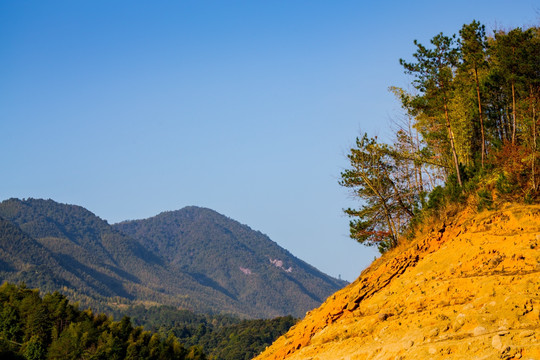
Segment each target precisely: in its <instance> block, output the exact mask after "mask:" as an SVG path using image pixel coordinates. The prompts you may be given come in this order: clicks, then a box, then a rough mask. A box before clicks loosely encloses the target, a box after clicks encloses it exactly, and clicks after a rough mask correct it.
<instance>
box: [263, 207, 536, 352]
mask: <svg viewBox="0 0 540 360" xmlns="http://www.w3.org/2000/svg"><path fill="white" fill-rule="evenodd" d="M539 246H540V207H539V206H517V205H516V206H506V207H505V208H503V209H501V210H499V211H492V212H482V213H478V214H475V213H474V212H472V211H471V210H470V209H469V210H465V211H463V212H461V213H460V214H458V215H457V216H455V217H453V218H451V219H446V221H444V222H442V223H440V224H439V225H438V226H434V227H432V228H430V229H428V230H426V231H425V232H424V233H423V234H422V235H420V236H418V237H417V238H416V239H415V240H413V241H412V242H409V243H407V244H404V245H402V246H400V247H399V248H397V249H395V250H393V251H391V252H389V253H387V254H385V255H384V256H382V257H381V258H379V259H377V260H376V261H374V263H373V264H372V265H371V266H370V267H368V268H367V269H366V270H365V271H364V272H363V273H362V274H361V275H360V277H359V278H358V279H357V280H356V281H355V282H354V283H352V284H350V285H349V286H347V287H346V288H344V289H342V290H340V291H338V292H337V293H335V294H334V295H332V296H331V297H330V298H328V299H327V300H326V302H325V303H323V305H321V306H320V307H319V308H317V309H315V310H313V311H311V312H309V313H308V314H307V315H306V317H305V318H304V319H303V320H302V321H301V322H299V323H298V324H297V325H296V326H295V327H293V328H292V329H291V330H290V331H289V332H288V333H287V334H285V335H284V336H282V337H281V338H279V339H278V340H277V341H276V342H275V343H274V344H273V345H272V346H270V347H269V348H268V349H267V350H266V351H265V352H263V354H261V355H259V357H257V358H256V359H257V360H263V359H313V360H315V359H321V360H322V359H401V360H405V359H443V358H452V359H471V358H478V359H493V358H503V359H513V358H516V359H517V358H525V359H529V358H535V359H537V358H540V276H539V273H540V253H539V249H540V248H539Z"/></svg>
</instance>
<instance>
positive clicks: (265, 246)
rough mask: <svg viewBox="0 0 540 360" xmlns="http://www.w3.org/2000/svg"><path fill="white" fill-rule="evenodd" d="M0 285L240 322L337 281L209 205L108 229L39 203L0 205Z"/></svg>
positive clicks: (318, 296) (286, 307)
mask: <svg viewBox="0 0 540 360" xmlns="http://www.w3.org/2000/svg"><path fill="white" fill-rule="evenodd" d="M0 279H2V280H3V281H10V282H13V283H19V282H25V283H26V284H27V285H28V286H29V287H32V288H39V289H40V290H41V291H49V292H54V291H60V292H61V293H62V294H64V295H66V296H68V298H69V299H70V300H73V301H78V302H80V304H81V306H83V307H84V308H86V307H91V308H92V309H93V310H94V311H106V312H109V313H110V312H112V311H115V310H117V309H119V308H125V307H126V306H129V305H137V304H142V305H145V306H151V305H171V306H174V307H177V308H181V309H186V310H191V311H195V312H202V313H213V314H222V313H224V314H233V315H236V316H240V317H242V318H274V317H278V316H286V315H293V316H296V317H298V316H301V315H303V314H304V313H305V312H306V311H308V310H310V309H312V308H314V307H316V306H317V305H319V304H320V303H322V302H323V301H324V299H325V298H326V297H327V296H329V295H330V294H332V293H333V292H335V291H336V290H337V289H339V288H341V287H343V286H344V285H345V284H346V282H345V281H341V280H338V279H334V278H332V277H330V276H328V275H325V274H323V273H321V272H320V271H318V270H317V269H315V268H313V267H312V266H310V265H308V264H306V263H305V262H303V261H301V260H299V259H298V258H296V257H294V256H293V255H292V254H290V253H289V252H288V251H286V250H285V249H283V248H281V247H279V246H278V245H277V244H276V243H275V242H273V241H272V240H270V239H269V238H268V237H267V236H266V235H264V234H262V233H260V232H258V231H254V230H252V229H250V228H249V227H248V226H246V225H242V224H240V223H238V222H236V221H234V220H232V219H229V218H227V217H226V216H223V215H221V214H218V213H216V212H215V211H212V210H210V209H203V208H198V207H188V208H184V209H182V210H178V211H172V212H166V213H163V214H160V215H158V216H156V217H153V218H150V219H146V220H137V221H129V222H124V223H121V224H117V225H114V226H112V225H110V224H108V223H107V221H105V220H103V219H100V218H99V217H98V216H96V215H95V214H93V213H91V212H90V211H88V210H87V209H84V208H83V207H80V206H76V205H66V204H59V203H57V202H55V201H53V200H39V199H26V200H19V199H10V200H5V201H3V202H1V203H0Z"/></svg>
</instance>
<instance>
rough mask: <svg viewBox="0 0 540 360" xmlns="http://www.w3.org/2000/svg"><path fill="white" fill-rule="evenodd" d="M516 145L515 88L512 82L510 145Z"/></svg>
mask: <svg viewBox="0 0 540 360" xmlns="http://www.w3.org/2000/svg"><path fill="white" fill-rule="evenodd" d="M515 143H516V87H515V84H514V80H512V145H515Z"/></svg>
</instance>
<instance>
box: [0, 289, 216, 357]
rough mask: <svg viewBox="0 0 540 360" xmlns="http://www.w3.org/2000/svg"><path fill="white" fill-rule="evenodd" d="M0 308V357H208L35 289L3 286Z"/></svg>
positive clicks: (0, 292)
mask: <svg viewBox="0 0 540 360" xmlns="http://www.w3.org/2000/svg"><path fill="white" fill-rule="evenodd" d="M0 309H1V310H2V314H7V315H6V316H4V317H3V319H8V321H6V322H4V321H2V328H1V329H0V357H1V358H2V359H10V358H11V359H19V358H20V359H27V360H44V359H58V360H60V359H61V360H69V359H74V360H75V359H81V358H87V359H155V360H158V359H159V360H165V359H180V360H182V359H190V360H203V359H206V356H205V354H204V353H203V352H202V351H201V350H200V349H199V348H197V349H186V348H184V346H183V345H181V344H180V342H179V341H178V339H177V338H176V337H174V336H173V335H170V336H168V337H166V338H161V337H160V336H159V335H157V334H151V333H150V332H148V331H143V329H142V328H141V327H133V325H132V323H131V321H130V319H129V318H128V317H124V318H122V319H121V320H120V321H118V322H117V321H113V320H112V319H111V318H108V317H107V316H105V315H94V314H92V312H91V311H89V310H88V311H80V310H78V309H77V307H75V306H73V305H71V304H69V302H68V301H67V299H66V298H65V297H64V296H62V295H60V294H59V293H54V294H47V295H45V296H44V297H43V298H42V297H40V296H39V293H38V291H37V290H30V289H27V288H26V287H25V286H15V285H12V284H9V283H5V284H4V285H2V286H0ZM6 309H7V310H6Z"/></svg>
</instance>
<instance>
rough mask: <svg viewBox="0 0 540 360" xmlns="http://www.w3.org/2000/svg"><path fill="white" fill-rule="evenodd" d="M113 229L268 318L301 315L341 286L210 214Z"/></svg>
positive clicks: (181, 214)
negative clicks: (266, 315) (290, 313)
mask: <svg viewBox="0 0 540 360" xmlns="http://www.w3.org/2000/svg"><path fill="white" fill-rule="evenodd" d="M114 227H115V229H117V230H119V231H122V232H123V233H125V234H128V235H130V236H132V237H133V238H135V239H138V240H139V241H140V242H141V244H142V245H143V246H144V247H145V248H147V249H149V250H151V251H153V252H155V253H156V254H158V256H160V257H161V258H163V259H165V261H166V262H167V263H170V264H173V265H175V266H178V267H179V268H181V269H182V270H183V271H185V272H187V273H189V274H190V275H191V276H193V277H194V278H195V279H197V280H198V281H199V282H200V283H202V284H204V285H207V286H210V287H212V288H215V289H218V290H219V291H221V292H223V293H224V294H226V295H227V296H229V297H230V298H231V299H232V300H234V301H239V302H241V303H245V304H249V305H250V306H254V307H255V308H257V309H260V310H262V311H264V312H265V313H270V314H272V315H274V316H278V315H280V314H284V313H287V311H288V309H293V312H292V313H293V314H300V313H303V312H304V310H305V309H306V305H307V304H313V305H315V304H317V303H321V302H322V301H324V299H325V298H326V297H327V296H328V295H329V294H331V293H332V291H333V290H332V289H337V288H340V287H342V286H343V285H344V283H343V282H340V281H338V280H336V279H333V278H331V277H329V276H326V275H324V274H322V273H321V272H319V271H318V270H316V269H315V268H313V267H311V266H310V265H308V264H306V263H305V262H303V261H301V260H299V259H297V258H295V257H294V256H292V255H291V254H290V253H289V252H288V251H286V250H284V249H283V248H281V247H279V246H278V245H277V244H276V243H275V242H273V241H272V240H270V239H269V238H268V237H267V236H266V235H264V234H262V233H260V232H256V231H253V230H252V229H250V228H249V227H248V226H245V225H242V224H240V223H238V222H236V221H234V220H231V219H229V218H227V217H225V216H223V215H221V214H219V213H217V212H215V211H213V210H210V209H204V208H198V207H186V208H184V209H182V210H178V211H171V212H164V213H161V214H159V215H158V216H155V217H152V218H150V219H146V220H138V221H128V222H123V223H120V224H116V225H114ZM310 306H311V305H310ZM289 311H290V310H289Z"/></svg>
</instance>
